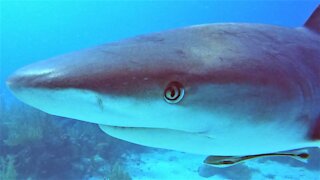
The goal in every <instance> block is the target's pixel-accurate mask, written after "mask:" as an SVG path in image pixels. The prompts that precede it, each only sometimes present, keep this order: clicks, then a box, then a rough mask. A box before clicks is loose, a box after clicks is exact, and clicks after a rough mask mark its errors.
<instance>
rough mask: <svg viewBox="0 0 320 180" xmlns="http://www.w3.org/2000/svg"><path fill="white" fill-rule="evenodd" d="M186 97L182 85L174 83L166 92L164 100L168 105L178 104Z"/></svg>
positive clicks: (168, 86) (171, 83)
mask: <svg viewBox="0 0 320 180" xmlns="http://www.w3.org/2000/svg"><path fill="white" fill-rule="evenodd" d="M183 96H184V88H183V86H182V84H181V83H179V82H176V81H173V82H170V83H169V84H168V85H167V87H166V89H165V90H164V99H165V100H166V101H167V102H168V103H177V102H179V101H180V100H181V99H182V98H183Z"/></svg>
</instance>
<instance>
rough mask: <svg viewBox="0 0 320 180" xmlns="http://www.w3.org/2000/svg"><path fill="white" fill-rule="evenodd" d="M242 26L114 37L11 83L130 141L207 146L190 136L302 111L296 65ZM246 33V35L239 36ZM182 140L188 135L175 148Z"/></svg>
mask: <svg viewBox="0 0 320 180" xmlns="http://www.w3.org/2000/svg"><path fill="white" fill-rule="evenodd" d="M242 26H243V27H237V26H232V25H217V26H197V27H191V28H186V29H180V30H176V31H169V32H164V33H158V34H152V35H148V36H140V37H137V38H133V39H129V40H124V41H121V42H119V43H112V44H107V45H103V46H99V47H96V48H92V49H87V50H84V51H79V52H75V53H71V54H67V55H63V56H60V57H56V58H52V59H49V60H45V61H42V62H38V63H35V64H32V65H29V66H26V67H24V68H22V69H20V70H18V71H17V72H15V73H14V74H13V75H12V76H11V77H10V78H9V79H8V81H7V84H8V86H9V88H10V89H11V90H12V92H13V93H14V94H15V95H16V96H17V97H18V98H19V99H20V100H22V101H23V102H25V103H27V104H29V105H31V106H33V107H35V108H38V109H40V110H42V111H45V112H47V113H50V114H54V115H58V116H63V117H68V118H73V119H78V120H83V121H87V122H93V123H97V124H100V125H102V126H101V127H103V129H104V130H105V131H106V132H108V133H110V134H111V135H114V136H117V137H120V138H122V139H126V140H129V141H133V142H137V143H139V144H145V145H151V146H155V147H165V148H169V149H170V148H172V149H177V150H183V151H190V152H196V153H199V152H200V153H209V151H211V150H205V149H204V148H203V147H200V146H198V147H195V146H197V145H196V144H192V143H191V144H190V143H188V141H192V139H194V138H196V139H197V142H198V144H199V145H200V144H201V142H203V143H204V142H206V140H207V139H211V138H212V139H214V138H216V137H217V135H218V134H220V135H222V134H223V133H226V132H225V129H226V128H230V131H232V130H233V129H237V128H238V127H237V126H238V125H239V124H237V123H244V124H246V123H248V124H250V123H251V122H250V121H254V120H256V119H257V118H258V117H259V119H260V121H263V120H270V119H275V118H274V117H277V118H281V117H282V115H281V116H279V114H281V113H282V112H283V111H284V109H285V110H287V111H288V117H290V116H295V114H294V113H291V112H293V111H296V110H295V109H290V110H289V109H286V107H287V106H286V105H287V104H289V103H297V102H298V101H297V99H294V101H292V97H296V95H297V94H299V93H300V92H298V91H296V90H297V88H296V87H294V86H295V85H294V84H293V83H292V84H291V82H292V81H291V79H290V78H292V77H290V76H288V74H290V73H291V72H288V71H287V70H284V69H281V68H282V67H276V68H273V69H272V66H271V64H272V63H274V62H273V61H276V60H273V61H271V60H270V59H269V58H270V56H267V54H266V52H267V51H268V50H267V48H271V46H272V48H274V47H273V46H275V45H276V44H272V43H270V39H267V37H265V36H261V37H260V36H258V35H257V34H256V33H255V29H254V28H251V26H248V25H242ZM235 27H236V28H235ZM262 29H263V28H262ZM275 30H276V31H279V32H275V33H283V34H285V32H282V30H281V29H280V30H279V29H277V28H275ZM242 31H244V32H245V33H246V36H243V37H241V38H238V39H236V40H235V38H237V37H236V35H235V33H238V34H241V33H242ZM253 37H254V38H255V40H254V41H251V42H247V41H248V39H250V40H251V39H252V38H253ZM259 38H261V39H260V41H259ZM257 46H260V48H256V47H257ZM252 49H255V50H254V51H252ZM280 58H281V57H280ZM265 60H266V61H265ZM267 60H268V61H267ZM270 97H272V98H270ZM299 107H300V105H298V106H297V108H299ZM270 112H272V113H270ZM282 114H283V113H282ZM235 120H236V121H235ZM258 124H259V123H258ZM257 127H259V126H257ZM242 128H243V131H246V128H248V129H250V128H251V127H248V126H243V127H242ZM133 129H135V130H133ZM126 131H127V132H126ZM129 131H130V132H129ZM139 131H141V132H143V133H142V134H141V133H140V134H139V133H138V134H137V132H139ZM149 131H150V132H152V133H153V134H152V133H151V134H150V133H148V135H146V133H145V132H149ZM123 132H126V133H123ZM157 132H158V134H157ZM135 133H136V134H135ZM172 133H173V134H174V135H172ZM239 133H240V134H241V132H240V131H239ZM158 135H159V136H160V137H159V136H158ZM195 135H196V136H195ZM252 135H253V134H252ZM266 135H267V134H266ZM146 136H149V137H148V138H150V139H147V140H145V139H143V138H147V137H146ZM154 136H158V137H154ZM235 136H236V132H235ZM177 137H178V139H179V141H184V140H187V139H188V140H187V141H186V143H185V144H184V143H179V144H178V145H177V143H176V140H177ZM225 138H227V137H225ZM230 138H231V137H230ZM156 139H157V140H156ZM153 140H155V141H156V144H153V143H152V141H153ZM161 140H162V141H161ZM147 141H148V142H147ZM212 142H214V141H212ZM221 142H222V141H221ZM186 144H189V145H186ZM206 144H208V143H207V142H206ZM218 144H219V143H218ZM218 144H212V146H218ZM176 146H179V147H176ZM180 146H181V147H180ZM186 146H188V147H189V150H188V147H186ZM208 146H210V144H209V145H208ZM190 147H191V148H190ZM209 149H210V148H209Z"/></svg>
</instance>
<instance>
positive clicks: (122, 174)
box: [107, 161, 132, 180]
mask: <svg viewBox="0 0 320 180" xmlns="http://www.w3.org/2000/svg"><path fill="white" fill-rule="evenodd" d="M107 179H108V180H131V179H132V178H131V177H130V175H129V174H128V173H127V172H126V171H125V169H124V167H123V165H121V163H120V162H119V161H117V162H116V163H114V165H113V166H112V167H111V170H110V173H109V175H108V176H107Z"/></svg>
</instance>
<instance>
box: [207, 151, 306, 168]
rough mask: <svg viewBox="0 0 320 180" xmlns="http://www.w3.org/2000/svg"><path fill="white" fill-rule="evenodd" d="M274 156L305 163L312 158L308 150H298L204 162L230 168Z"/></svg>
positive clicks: (222, 158) (220, 158)
mask: <svg viewBox="0 0 320 180" xmlns="http://www.w3.org/2000/svg"><path fill="white" fill-rule="evenodd" d="M273 156H287V157H292V158H294V159H296V160H299V161H301V162H304V163H306V162H307V160H308V158H309V157H310V155H309V152H308V150H307V149H298V150H292V151H284V152H278V153H268V154H258V155H249V156H208V157H207V158H206V159H205V160H204V161H203V162H204V163H205V164H208V165H211V166H214V167H229V166H234V165H236V164H239V163H243V162H244V161H246V160H250V159H255V158H262V157H273Z"/></svg>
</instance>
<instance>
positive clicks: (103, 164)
mask: <svg viewBox="0 0 320 180" xmlns="http://www.w3.org/2000/svg"><path fill="white" fill-rule="evenodd" d="M319 3H320V1H316V0H301V1H289V0H288V1H286V0H280V1H276V0H267V1H253V0H252V1H202V0H200V1H195V0H194V1H191V0H190V1H184V0H181V1H180V0H179V1H174V0H172V1H160V0H159V1H151V0H149V1H134V0H133V1H129V0H127V1H107V0H105V1H104V0H101V1H95V0H93V1H89V0H81V1H73V0H59V1H54V0H52V1H50V0H44V1H40V0H39V1H32V0H26V1H22V0H21V1H16V0H0V42H1V44H0V48H1V51H0V97H1V102H0V180H13V179H29V180H33V179H50V180H55V179H57V180H62V179H67V180H68V179H71V180H73V179H91V180H97V179H110V180H125V179H138V180H140V179H161V180H163V179H173V180H177V179H183V180H184V179H240V180H242V179H288V180H289V179H290V180H291V179H297V180H298V179H299V180H300V179H305V180H320V160H319V159H320V153H319V149H317V148H312V149H310V150H309V151H310V153H311V158H310V159H309V161H308V162H307V163H302V162H300V161H297V160H294V159H291V158H285V157H273V158H261V159H257V160H251V161H247V162H245V163H242V164H239V165H235V166H232V167H228V168H215V167H211V166H206V165H204V164H203V163H202V162H203V160H204V159H205V156H202V155H194V154H188V153H181V152H176V151H169V150H163V149H156V148H150V147H144V146H140V145H135V144H132V143H129V142H125V141H122V140H119V139H116V138H113V137H110V136H109V135H107V134H105V133H104V132H103V131H101V130H100V129H99V127H98V126H97V125H95V124H91V123H86V122H82V121H76V120H71V119H67V118H63V117H58V116H53V115H48V114H46V113H44V112H41V111H40V110H37V109H34V108H32V107H30V106H27V105H25V104H23V103H21V102H20V101H18V100H17V99H16V98H15V97H14V96H13V95H12V94H11V93H10V92H9V90H8V89H7V87H6V85H5V82H6V79H7V78H8V76H9V75H10V74H12V73H13V72H14V71H15V70H17V69H18V68H21V67H23V66H25V65H28V64H31V63H33V62H36V61H39V60H42V59H47V58H50V57H52V56H56V55H60V54H64V53H68V52H71V51H76V50H80V49H83V48H88V47H92V46H96V45H100V44H104V43H108V42H113V41H117V40H121V39H124V38H129V37H132V36H136V35H141V34H147V33H152V32H160V31H164V30H170V29H175V28H179V27H184V26H189V25H197V24H208V23H225V22H247V23H262V24H273V25H279V26H285V27H299V26H302V25H303V24H304V22H305V21H306V20H307V18H308V17H309V16H310V15H311V13H312V12H313V10H314V9H315V8H316V7H317V6H318V4H319ZM90 71H94V69H92V70H90ZM74 106H77V104H75V105H74ZM164 118H165V117H164ZM177 143H178V142H177ZM234 148H237V147H234Z"/></svg>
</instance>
